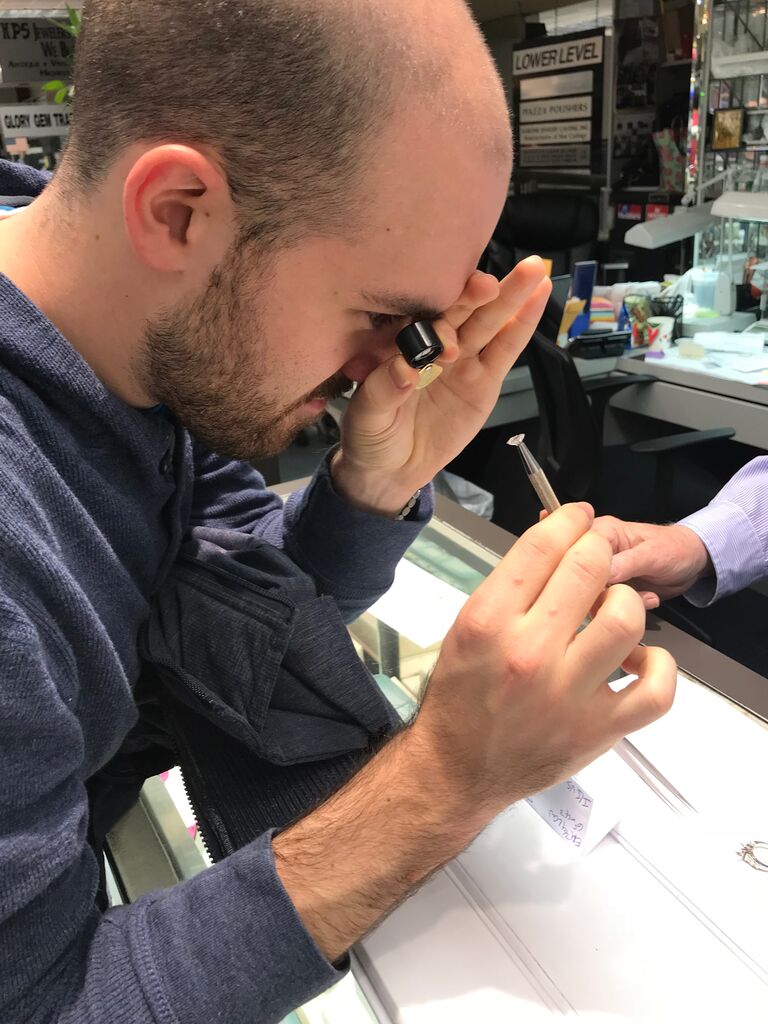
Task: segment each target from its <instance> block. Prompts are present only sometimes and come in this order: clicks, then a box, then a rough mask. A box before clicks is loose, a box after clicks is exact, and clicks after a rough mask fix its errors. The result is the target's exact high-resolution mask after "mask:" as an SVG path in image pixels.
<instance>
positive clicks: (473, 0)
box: [0, 0, 571, 21]
mask: <svg viewBox="0 0 768 1024" xmlns="http://www.w3.org/2000/svg"><path fill="white" fill-rule="evenodd" d="M569 2H571V0H469V4H470V6H471V7H472V9H473V10H474V12H475V17H476V18H477V19H478V21H493V20H494V19H496V18H505V17H507V16H508V15H510V14H534V13H536V11H542V10H552V8H553V7H565V6H567V4H568V3H569ZM70 5H71V6H73V7H80V6H81V0H70ZM66 6H67V0H27V2H26V3H25V2H24V0H0V11H9V10H11V11H28V10H37V11H50V10H63V9H64V8H65V7H66Z"/></svg>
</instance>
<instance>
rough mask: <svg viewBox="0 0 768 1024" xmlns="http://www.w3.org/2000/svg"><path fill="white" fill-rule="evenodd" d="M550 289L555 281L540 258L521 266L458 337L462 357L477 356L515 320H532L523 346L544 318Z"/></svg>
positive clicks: (509, 275) (517, 267)
mask: <svg viewBox="0 0 768 1024" xmlns="http://www.w3.org/2000/svg"><path fill="white" fill-rule="evenodd" d="M551 290H552V282H551V281H550V280H549V278H548V277H547V275H546V270H545V268H544V263H543V262H542V260H541V259H539V257H538V256H529V257H528V259H526V260H523V261H522V263H518V265H517V266H516V267H515V269H514V270H513V271H512V272H511V273H510V274H508V275H507V277H506V278H505V279H504V280H503V281H502V283H501V288H500V292H499V296H498V298H497V299H495V300H494V301H493V302H489V303H487V304H486V305H484V306H480V307H479V308H478V309H477V310H475V312H474V313H473V314H472V316H471V317H470V318H469V319H468V320H467V321H466V322H465V323H464V325H463V326H462V327H461V330H460V331H459V337H460V339H461V351H462V354H463V355H465V356H468V357H472V356H476V355H477V354H478V353H479V352H481V351H482V350H483V349H484V348H485V347H486V346H487V345H489V344H490V343H491V342H492V341H493V340H494V339H495V338H496V335H498V334H499V332H500V331H502V330H503V329H504V328H505V327H506V325H507V324H509V323H510V321H513V320H514V321H518V320H519V321H521V322H523V323H525V324H528V323H529V322H530V321H531V320H532V321H533V323H532V325H531V326H530V330H529V333H528V337H526V338H525V339H524V342H523V344H524V343H525V341H527V340H528V338H529V337H530V335H531V334H532V333H533V330H534V328H535V327H536V324H537V323H538V322H539V320H540V319H541V314H542V312H543V311H544V306H545V305H546V302H547V298H548V297H549V293H550V292H551ZM535 295H536V296H537V297H536V298H534V296H535ZM537 309H538V310H539V313H538V317H536V310H537Z"/></svg>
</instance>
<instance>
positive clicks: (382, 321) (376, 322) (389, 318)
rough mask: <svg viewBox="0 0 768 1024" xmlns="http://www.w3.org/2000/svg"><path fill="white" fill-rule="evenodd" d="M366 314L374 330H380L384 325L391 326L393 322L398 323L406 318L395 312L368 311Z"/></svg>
mask: <svg viewBox="0 0 768 1024" xmlns="http://www.w3.org/2000/svg"><path fill="white" fill-rule="evenodd" d="M365 315H366V316H367V317H368V319H369V321H370V324H371V327H372V328H373V329H374V331H379V330H381V329H382V327H391V326H392V324H396V323H398V321H400V320H402V319H404V318H403V317H401V316H396V315H395V314H394V313H366V314H365Z"/></svg>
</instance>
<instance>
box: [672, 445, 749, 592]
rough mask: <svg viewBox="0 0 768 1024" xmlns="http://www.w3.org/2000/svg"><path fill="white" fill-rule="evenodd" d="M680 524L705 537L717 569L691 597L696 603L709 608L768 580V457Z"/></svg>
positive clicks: (746, 467)
mask: <svg viewBox="0 0 768 1024" xmlns="http://www.w3.org/2000/svg"><path fill="white" fill-rule="evenodd" d="M680 525H682V526H687V527H688V528H689V529H691V530H693V532H694V533H696V534H697V535H698V536H699V537H700V538H701V540H702V542H703V543H704V546H705V547H706V549H707V551H708V552H709V555H710V558H711V559H712V565H713V566H714V569H715V575H714V577H710V578H708V579H706V580H702V581H701V582H700V583H697V584H696V585H695V586H694V587H692V588H691V589H690V590H689V591H688V593H687V594H686V595H685V596H686V597H687V598H688V600H689V601H691V603H692V604H695V605H698V606H699V607H704V606H706V605H709V604H712V602H713V601H716V600H717V599H718V598H720V597H725V596H726V595H727V594H733V593H735V592H736V591H737V590H742V589H743V588H744V587H748V586H749V585H750V583H754V582H755V581H756V580H759V579H763V578H764V577H766V576H768V456H761V457H760V458H757V459H753V460H752V461H751V462H749V463H747V465H746V466H744V468H743V469H740V470H739V472H738V473H737V474H736V475H735V476H734V477H733V478H732V479H731V480H729V481H728V483H727V484H726V485H725V487H723V489H722V490H721V491H719V492H718V493H717V494H716V495H715V497H714V498H713V499H712V501H711V502H710V503H709V505H707V507H706V508H703V509H701V510H700V511H698V512H694V513H693V515H690V516H688V517H687V518H685V519H683V520H681V524H680Z"/></svg>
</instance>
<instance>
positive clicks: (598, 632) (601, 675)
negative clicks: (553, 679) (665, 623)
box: [565, 534, 645, 687]
mask: <svg viewBox="0 0 768 1024" xmlns="http://www.w3.org/2000/svg"><path fill="white" fill-rule="evenodd" d="M594 536H595V535H594V534H592V537H594ZM644 633H645V608H644V607H643V602H642V600H641V598H640V596H639V594H637V593H636V592H635V591H634V590H632V588H631V587H627V586H623V585H619V586H616V587H611V588H610V589H609V590H607V591H606V592H605V595H604V597H603V599H602V601H600V602H599V607H597V608H595V610H594V612H593V618H592V621H591V622H590V623H589V625H588V626H587V627H586V628H585V629H583V630H582V631H581V632H580V633H579V634H578V635H577V636H575V637H574V639H573V641H572V643H571V645H570V647H569V649H568V652H567V654H566V658H565V663H566V666H567V671H568V672H569V673H571V672H572V673H573V675H574V678H582V677H584V676H585V675H586V676H587V677H588V678H589V679H591V680H592V681H593V682H594V685H595V686H596V687H598V686H602V685H603V683H604V682H605V680H606V679H607V678H608V676H610V674H611V673H612V672H614V671H615V670H616V669H617V668H618V667H619V666H620V665H623V664H625V663H626V660H627V658H631V657H632V656H633V654H634V652H635V650H636V648H637V645H638V644H639V643H640V641H641V640H642V638H643V634H644Z"/></svg>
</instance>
